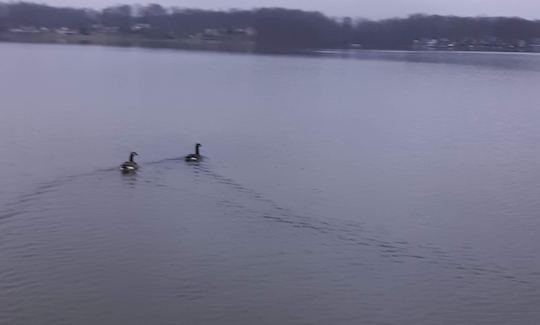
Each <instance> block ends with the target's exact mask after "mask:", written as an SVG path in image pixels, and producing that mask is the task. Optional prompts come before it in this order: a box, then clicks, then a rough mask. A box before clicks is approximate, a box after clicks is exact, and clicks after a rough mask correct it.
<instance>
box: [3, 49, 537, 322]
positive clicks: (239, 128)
mask: <svg viewBox="0 0 540 325" xmlns="http://www.w3.org/2000/svg"><path fill="white" fill-rule="evenodd" d="M0 47H1V48H2V51H0V59H1V60H0V62H8V61H10V60H11V61H10V62H15V63H16V64H10V65H3V66H0V69H1V71H2V73H3V76H8V77H3V78H0V89H5V92H4V93H3V105H2V107H1V108H0V112H1V114H2V116H3V118H5V120H7V121H9V123H6V124H5V125H4V127H3V128H0V146H1V147H2V150H3V155H2V156H0V166H2V168H1V169H0V181H1V182H2V184H3V187H2V189H1V191H2V192H1V196H0V324H4V323H5V324H55V325H56V324H178V323H179V322H180V323H186V324H235V325H237V324H359V323H362V324H364V323H365V324H490V325H492V324H537V323H538V320H540V313H539V312H538V308H537V306H538V304H539V303H540V291H539V289H538V288H539V284H540V272H538V270H539V269H540V258H539V257H538V250H539V249H540V246H539V245H540V242H538V240H537V234H538V230H540V218H538V211H539V207H540V206H539V203H538V197H539V195H540V187H538V186H537V184H538V183H539V182H540V174H539V173H538V161H540V151H539V150H537V149H538V148H537V147H538V143H540V132H538V127H537V123H536V121H537V120H538V119H539V118H540V111H538V109H537V105H536V103H535V102H534V101H533V100H531V98H535V96H536V92H537V86H536V85H537V84H538V82H539V81H540V74H539V73H538V70H537V69H538V63H539V62H540V61H539V60H540V57H538V56H534V55H514V54H512V55H500V54H477V53H471V54H466V53H392V52H361V53H357V52H348V53H345V52H340V53H330V54H328V53H327V54H325V55H324V56H326V57H325V58H320V57H318V58H317V57H285V56H280V57H272V56H248V55H229V54H217V53H185V52H179V51H150V50H143V49H110V48H100V47H91V46H90V47H77V46H72V47H64V46H36V45H12V44H2V45H0ZM343 55H347V56H351V57H352V58H354V60H344V59H343V58H337V57H336V56H343ZM36 57H39V60H36V59H35V58H36ZM363 59H369V60H363ZM427 63H429V64H427ZM431 63H441V64H431ZM501 67H502V69H501ZM29 75H31V76H33V77H32V78H28V76H29ZM73 80H77V81H78V82H77V83H74V82H73ZM118 85H122V87H118ZM29 93H31V94H32V96H28V94H29ZM198 141H201V142H202V143H204V144H205V151H204V153H205V155H206V157H205V160H203V161H201V162H197V163H186V162H185V161H184V158H183V157H184V155H185V154H187V153H190V152H192V150H193V148H192V144H193V143H197V142H198ZM90 149H91V150H90ZM134 149H136V150H137V152H138V153H139V154H140V156H139V157H138V162H139V163H140V169H139V170H138V171H137V173H133V174H126V175H124V174H122V173H121V172H120V171H119V165H120V164H121V163H122V162H123V161H124V160H125V155H126V153H129V152H131V151H132V150H134Z"/></svg>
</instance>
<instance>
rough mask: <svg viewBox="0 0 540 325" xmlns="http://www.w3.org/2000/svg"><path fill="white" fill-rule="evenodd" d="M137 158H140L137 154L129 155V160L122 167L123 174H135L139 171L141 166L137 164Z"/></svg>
mask: <svg viewBox="0 0 540 325" xmlns="http://www.w3.org/2000/svg"><path fill="white" fill-rule="evenodd" d="M135 156H138V154H137V153H136V152H132V153H131V154H129V160H128V161H126V162H124V163H123V164H122V166H120V169H121V170H122V171H123V172H133V171H136V170H137V169H139V164H137V163H136V162H135V160H134V158H135Z"/></svg>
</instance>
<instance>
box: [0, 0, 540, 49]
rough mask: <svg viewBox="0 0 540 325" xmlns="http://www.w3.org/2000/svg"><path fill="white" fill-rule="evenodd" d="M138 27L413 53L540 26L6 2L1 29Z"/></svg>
mask: <svg viewBox="0 0 540 325" xmlns="http://www.w3.org/2000/svg"><path fill="white" fill-rule="evenodd" d="M134 24H146V25H148V26H150V28H149V29H148V31H146V36H147V37H152V38H186V37H190V36H191V35H194V34H197V33H201V32H204V31H205V30H208V29H216V30H235V29H245V28H252V29H254V30H255V31H256V36H255V41H256V43H257V46H258V47H259V48H261V49H267V50H279V49H315V48H348V47H351V46H355V47H362V48H365V49H409V48H410V47H411V44H412V43H413V42H414V41H415V40H420V39H446V40H448V41H452V42H462V41H464V40H467V39H476V40H481V39H493V38H496V39H498V40H502V41H505V42H518V41H525V42H532V41H533V40H534V39H536V38H540V21H539V20H526V19H523V18H517V17H455V16H439V15H412V16H409V17H406V18H394V19H385V20H378V21H373V20H366V19H352V18H349V17H340V18H335V17H328V16H325V15H323V14H322V13H320V12H312V11H302V10H291V9H282V8H262V9H253V10H229V11H214V10H199V9H181V8H165V7H163V6H161V5H158V4H150V5H146V6H140V5H139V6H129V5H118V6H112V7H108V8H105V9H103V10H92V9H80V8H67V7H52V6H47V5H43V4H36V3H28V2H16V3H13V2H10V3H2V2H0V30H3V31H6V30H9V29H11V28H16V27H20V26H35V27H40V28H61V27H66V28H71V29H75V30H78V31H80V32H81V33H91V32H92V31H93V30H94V29H95V28H96V26H107V27H114V28H116V30H117V31H118V33H126V34H127V33H133V32H134V31H133V26H134Z"/></svg>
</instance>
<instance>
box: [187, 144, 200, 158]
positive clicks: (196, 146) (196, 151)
mask: <svg viewBox="0 0 540 325" xmlns="http://www.w3.org/2000/svg"><path fill="white" fill-rule="evenodd" d="M200 147H202V145H201V144H200V143H197V144H196V145H195V153H192V154H189V155H187V156H186V157H185V159H186V161H201V160H202V156H201V153H200V152H199V148H200Z"/></svg>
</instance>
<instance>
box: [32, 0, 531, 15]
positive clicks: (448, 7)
mask: <svg viewBox="0 0 540 325" xmlns="http://www.w3.org/2000/svg"><path fill="white" fill-rule="evenodd" d="M34 1H35V2H40V3H47V4H51V5H62V6H71V7H92V8H103V7H107V6H111V5H116V4H126V3H127V4H133V3H149V2H154V3H159V4H161V5H164V6H177V7H189V8H205V9H207V8H211V9H230V8H242V9H244V8H246V9H251V8H257V7H286V8H299V9H306V10H318V11H322V12H324V13H325V14H328V15H330V16H351V17H365V18H388V17H395V16H406V15H409V14H412V13H428V14H445V15H446V14H452V15H463V16H479V15H487V16H521V17H525V18H534V19H538V18H540V0H155V1H144V0H143V1H134V0H34Z"/></svg>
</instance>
